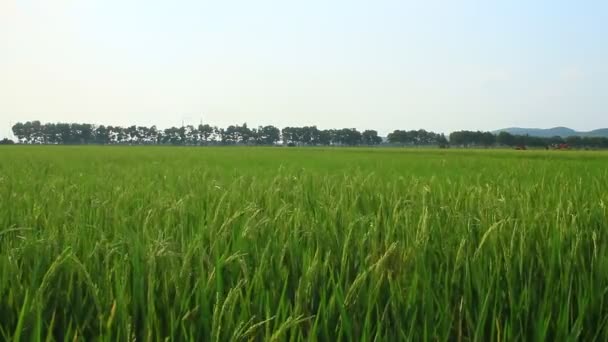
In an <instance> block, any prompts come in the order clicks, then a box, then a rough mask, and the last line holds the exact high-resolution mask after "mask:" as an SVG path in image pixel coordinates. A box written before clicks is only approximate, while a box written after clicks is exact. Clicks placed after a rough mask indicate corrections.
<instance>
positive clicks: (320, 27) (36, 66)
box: [0, 0, 608, 137]
mask: <svg viewBox="0 0 608 342" xmlns="http://www.w3.org/2000/svg"><path fill="white" fill-rule="evenodd" d="M607 37H608V1H585V0H581V1H562V0H535V1H531V0H494V1H487V0H484V1H481V0H480V1H477V0H443V1H438V0H424V1H423V0H419V1H413V0H411V1H410V0H400V1H392V0H373V1H372V0H369V1H359V0H306V1H289V0H283V1H268V0H256V1H251V0H244V1H237V0H225V1H217V0H214V1H205V0H197V1H195V0H174V1H157V0H147V1H133V0H0V137H3V136H7V135H8V134H9V132H10V126H11V124H14V123H15V122H18V121H21V122H24V121H28V120H40V121H42V122H86V123H94V124H106V125H107V124H111V125H157V126H158V127H161V128H166V127H170V126H180V125H181V124H182V122H183V123H185V124H195V125H196V124H198V123H199V122H200V121H203V122H204V123H209V124H212V125H218V126H227V125H230V124H242V123H245V122H246V123H247V124H248V125H249V126H250V127H255V126H258V125H262V124H264V125H266V124H272V125H276V126H278V127H285V126H297V125H317V126H318V127H319V128H323V129H325V128H343V127H348V128H357V129H376V130H378V131H379V132H380V133H381V134H386V133H388V132H390V131H392V130H394V129H407V130H409V129H420V128H424V129H427V130H433V131H436V132H445V133H449V132H451V131H454V130H460V129H472V130H494V129H498V128H504V127H511V126H520V127H541V128H549V127H553V126H568V127H571V128H574V129H577V130H591V129H594V128H600V127H608V38H607Z"/></svg>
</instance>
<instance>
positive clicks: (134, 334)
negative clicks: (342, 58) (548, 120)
mask: <svg viewBox="0 0 608 342" xmlns="http://www.w3.org/2000/svg"><path fill="white" fill-rule="evenodd" d="M607 205H608V153H605V152H575V151H498V150H485V151H481V150H471V151H468V150H439V149H437V150H430V149H428V150H424V149H421V150H407V149H363V148H353V149H349V148H341V149H330V148H328V149H315V148H301V149H300V148H246V147H242V148H240V147H231V148H221V147H216V148H186V147H182V148H180V147H86V146H74V147H59V146H47V147H44V146H42V147H36V146H14V147H2V148H0V339H1V340H14V341H19V340H21V341H30V340H33V341H36V340H45V341H66V340H70V341H74V340H82V341H91V340H100V341H130V340H137V341H165V340H169V341H184V340H192V341H240V340H245V341H246V340H256V341H302V340H311V341H315V340H319V341H340V340H347V341H367V340H386V341H397V340H404V341H424V340H433V341H513V340H530V341H535V340H536V341H569V340H584V341H606V340H608V326H607V323H608V209H607Z"/></svg>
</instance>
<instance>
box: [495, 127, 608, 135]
mask: <svg viewBox="0 0 608 342" xmlns="http://www.w3.org/2000/svg"><path fill="white" fill-rule="evenodd" d="M503 131H504V132H508V133H511V134H517V135H526V134H527V135H529V136H533V137H546V138H549V137H555V136H560V137H562V138H566V137H571V136H581V137H608V128H601V129H596V130H593V131H589V132H578V131H575V130H573V129H572V128H568V127H553V128H547V129H543V128H520V127H509V128H503V129H499V130H496V131H494V133H500V132H503Z"/></svg>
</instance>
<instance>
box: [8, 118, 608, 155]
mask: <svg viewBox="0 0 608 342" xmlns="http://www.w3.org/2000/svg"><path fill="white" fill-rule="evenodd" d="M12 131H13V134H14V135H15V137H17V139H18V143H21V144H99V145H112V144H128V145H188V146H200V145H278V144H283V145H287V146H359V145H365V146H375V145H381V144H382V145H395V146H439V147H442V148H447V147H449V146H456V147H495V146H505V147H515V146H529V147H545V148H548V147H550V146H556V145H563V144H567V145H569V146H572V147H574V148H608V138H604V137H579V136H573V137H567V138H561V137H551V138H543V137H534V136H528V135H513V134H510V133H507V132H500V133H498V134H494V133H492V132H482V131H457V132H452V133H451V134H450V135H449V137H446V136H445V135H444V134H439V133H435V132H430V131H426V130H424V129H419V130H409V131H405V130H394V131H393V132H392V133H389V134H388V135H387V137H386V139H383V138H382V137H380V136H379V135H378V132H377V131H375V130H365V131H363V132H360V131H358V130H357V129H354V128H343V129H318V128H317V127H316V126H304V127H285V128H283V129H279V128H277V127H275V126H272V125H267V126H259V127H257V128H249V127H248V126H247V124H246V123H245V124H242V125H230V126H228V127H225V128H220V127H217V126H211V125H208V124H201V125H198V126H194V125H187V126H182V127H170V128H166V129H159V128H157V127H156V126H151V127H146V126H135V125H133V126H129V127H121V126H105V125H93V124H86V123H45V124H43V123H41V122H40V121H28V122H25V123H21V122H19V123H16V124H15V125H14V126H13V127H12ZM11 142H12V141H10V140H8V139H4V140H2V141H0V144H9V143H11Z"/></svg>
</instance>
